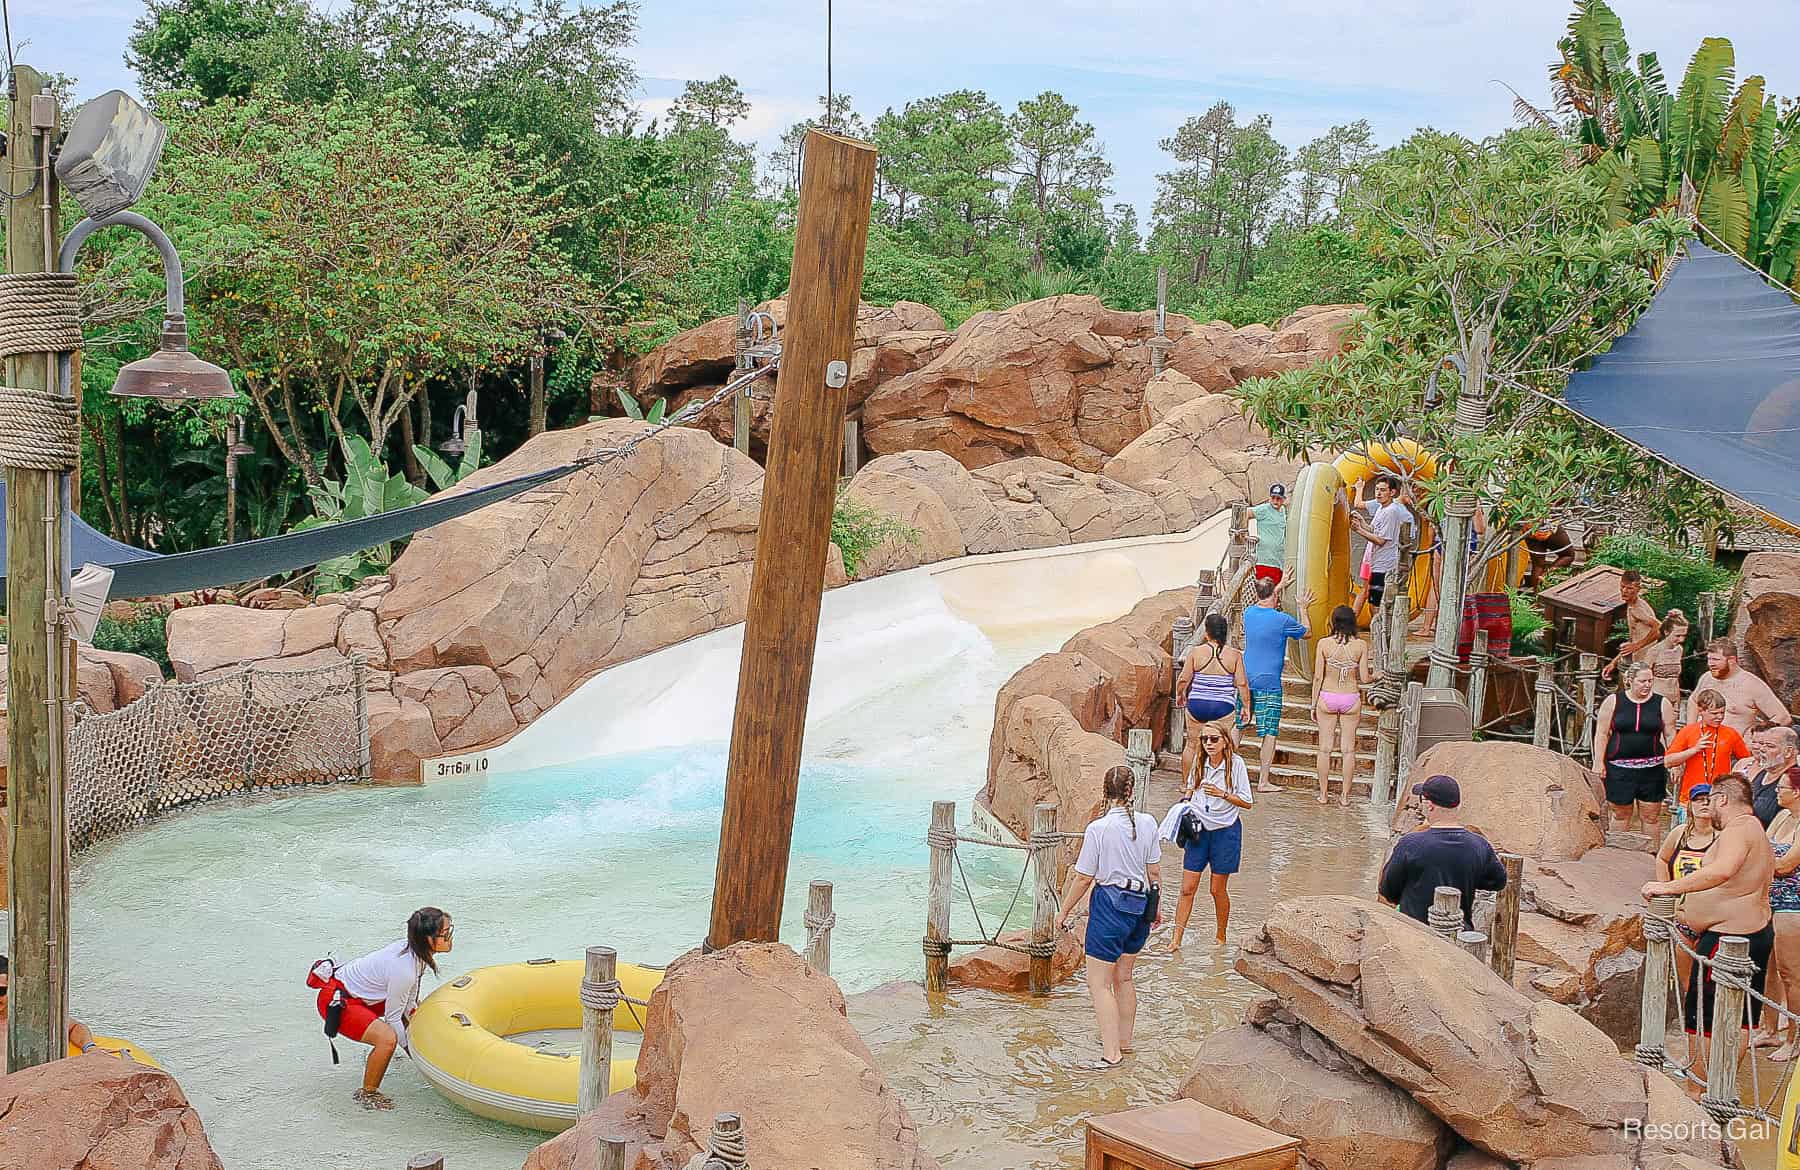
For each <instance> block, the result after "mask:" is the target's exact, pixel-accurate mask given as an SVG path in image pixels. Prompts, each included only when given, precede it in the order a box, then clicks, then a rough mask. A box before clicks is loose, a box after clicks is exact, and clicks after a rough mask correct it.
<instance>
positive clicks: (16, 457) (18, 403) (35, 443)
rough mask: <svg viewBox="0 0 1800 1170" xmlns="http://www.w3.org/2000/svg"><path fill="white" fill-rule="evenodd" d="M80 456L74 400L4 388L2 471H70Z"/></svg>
mask: <svg viewBox="0 0 1800 1170" xmlns="http://www.w3.org/2000/svg"><path fill="white" fill-rule="evenodd" d="M0 328H3V327H0ZM80 453H81V437H80V435H79V433H78V432H77V431H76V427H75V400H74V399H73V398H64V397H63V396H62V395H60V394H54V393H51V392H49V391H47V390H22V389H20V388H18V387H17V386H0V467H22V468H29V469H31V470H35V471H69V470H71V469H73V468H74V466H75V463H76V459H77V458H78V457H79V455H80Z"/></svg>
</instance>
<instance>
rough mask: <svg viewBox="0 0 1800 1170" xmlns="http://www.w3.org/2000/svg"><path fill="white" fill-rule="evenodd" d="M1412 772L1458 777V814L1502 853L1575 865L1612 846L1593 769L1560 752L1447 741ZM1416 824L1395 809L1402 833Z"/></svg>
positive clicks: (1411, 813) (1410, 814) (1402, 809)
mask: <svg viewBox="0 0 1800 1170" xmlns="http://www.w3.org/2000/svg"><path fill="white" fill-rule="evenodd" d="M1412 770H1413V774H1414V775H1415V776H1421V777H1423V776H1431V775H1436V774H1438V773H1443V774H1446V775H1449V776H1452V777H1454V778H1455V779H1456V782H1457V784H1458V785H1459V786H1460V787H1461V788H1462V807H1461V808H1460V809H1459V810H1458V816H1459V817H1460V819H1461V820H1462V822H1463V823H1464V824H1465V825H1468V826H1469V827H1470V828H1472V829H1478V830H1479V831H1480V832H1481V833H1482V834H1483V835H1484V836H1486V837H1487V839H1488V840H1489V841H1492V842H1493V843H1494V848H1495V849H1498V850H1500V851H1502V852H1506V853H1517V854H1520V855H1521V856H1524V857H1531V858H1536V859H1537V860H1539V861H1573V860H1574V859H1576V858H1578V857H1580V856H1581V855H1582V854H1584V853H1586V852H1587V851H1588V850H1589V849H1593V848H1595V847H1597V846H1600V845H1603V844H1605V843H1606V820H1605V817H1606V813H1605V810H1604V809H1603V808H1602V807H1601V805H1600V801H1599V798H1598V797H1597V796H1596V794H1595V791H1594V786H1593V783H1592V781H1591V780H1590V779H1589V773H1588V771H1587V769H1586V768H1583V767H1582V766H1581V765H1580V764H1578V763H1576V762H1575V761H1574V760H1572V759H1570V758H1569V757H1568V756H1565V755H1562V754H1561V753H1559V752H1553V751H1549V750H1547V749H1544V748H1537V747H1532V746H1531V745H1529V744H1518V743H1499V742H1494V741H1488V742H1483V743H1441V744H1438V745H1437V746H1435V747H1433V748H1431V749H1430V750H1428V751H1427V752H1426V753H1425V754H1424V755H1422V756H1420V757H1419V759H1418V762H1417V763H1415V764H1414V765H1413V769H1412ZM1418 823H1419V822H1418V814H1417V813H1416V812H1414V811H1413V810H1412V809H1410V808H1408V807H1407V806H1406V804H1405V803H1404V802H1403V803H1402V805H1401V807H1400V808H1398V809H1396V810H1395V813H1394V824H1393V827H1394V830H1395V831H1396V832H1408V831H1410V830H1412V829H1414V828H1416V827H1417V825H1418Z"/></svg>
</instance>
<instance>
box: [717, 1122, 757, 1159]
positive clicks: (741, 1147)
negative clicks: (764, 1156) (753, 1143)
mask: <svg viewBox="0 0 1800 1170" xmlns="http://www.w3.org/2000/svg"><path fill="white" fill-rule="evenodd" d="M706 1144H707V1158H706V1170H712V1168H713V1167H714V1166H719V1167H722V1168H723V1170H744V1168H745V1167H747V1166H748V1165H749V1164H750V1150H749V1146H748V1145H747V1144H746V1143H745V1140H744V1130H743V1128H742V1126H739V1127H738V1128H737V1129H732V1130H727V1129H726V1128H725V1127H724V1126H722V1125H719V1124H717V1123H715V1124H714V1125H713V1130H712V1137H711V1138H710V1139H708V1141H707V1143H706Z"/></svg>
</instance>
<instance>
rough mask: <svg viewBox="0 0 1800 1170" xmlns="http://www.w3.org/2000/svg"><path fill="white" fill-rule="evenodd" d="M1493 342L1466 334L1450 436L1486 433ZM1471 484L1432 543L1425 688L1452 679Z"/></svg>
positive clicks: (1482, 332)
mask: <svg viewBox="0 0 1800 1170" xmlns="http://www.w3.org/2000/svg"><path fill="white" fill-rule="evenodd" d="M1492 344H1493V329H1492V326H1490V325H1486V324H1483V325H1480V326H1477V327H1476V329H1475V330H1474V332H1473V333H1471V334H1470V335H1469V348H1468V352H1467V353H1465V354H1464V356H1463V363H1464V370H1463V384H1462V390H1461V391H1460V392H1459V393H1458V394H1457V396H1456V428H1455V429H1456V434H1457V436H1458V437H1459V438H1467V437H1474V436H1479V435H1483V434H1486V433H1487V429H1488V389H1487V362H1488V350H1489V348H1491V346H1492ZM1475 507H1476V503H1475V491H1474V485H1472V484H1471V485H1464V486H1462V487H1459V488H1458V489H1457V490H1456V491H1454V492H1452V493H1451V494H1450V495H1449V497H1448V498H1447V499H1445V501H1444V525H1443V531H1442V532H1440V533H1439V534H1438V535H1439V539H1438V558H1439V559H1438V623H1437V637H1436V639H1435V640H1434V641H1433V642H1432V646H1431V669H1430V670H1429V671H1428V672H1427V674H1426V679H1425V684H1426V685H1427V686H1431V687H1447V686H1450V685H1451V683H1452V681H1453V680H1454V679H1455V678H1456V663H1457V657H1456V640H1457V638H1458V637H1459V636H1460V634H1461V630H1462V617H1463V595H1464V592H1465V590H1466V585H1467V577H1468V568H1469V524H1470V518H1471V517H1473V516H1474V515H1475Z"/></svg>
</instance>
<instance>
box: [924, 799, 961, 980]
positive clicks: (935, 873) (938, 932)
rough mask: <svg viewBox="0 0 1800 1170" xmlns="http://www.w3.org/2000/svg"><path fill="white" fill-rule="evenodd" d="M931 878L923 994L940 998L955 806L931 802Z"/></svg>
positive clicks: (946, 948)
mask: <svg viewBox="0 0 1800 1170" xmlns="http://www.w3.org/2000/svg"><path fill="white" fill-rule="evenodd" d="M926 840H927V841H929V842H930V844H931V877H930V882H929V886H928V889H927V893H926V900H925V990H926V991H929V992H937V993H939V994H942V993H943V991H944V987H945V983H946V980H947V977H948V974H949V970H950V895H951V894H952V893H953V892H954V891H953V887H952V880H953V874H952V872H951V871H952V868H953V867H954V865H955V861H956V802H955V801H954V800H934V801H932V802H931V832H930V833H929V834H928V835H927V836H926Z"/></svg>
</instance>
